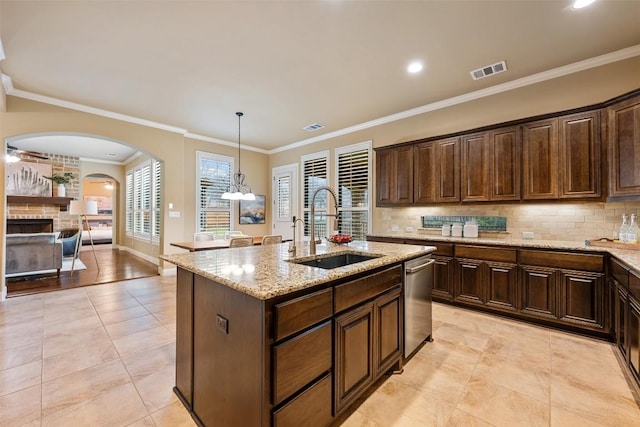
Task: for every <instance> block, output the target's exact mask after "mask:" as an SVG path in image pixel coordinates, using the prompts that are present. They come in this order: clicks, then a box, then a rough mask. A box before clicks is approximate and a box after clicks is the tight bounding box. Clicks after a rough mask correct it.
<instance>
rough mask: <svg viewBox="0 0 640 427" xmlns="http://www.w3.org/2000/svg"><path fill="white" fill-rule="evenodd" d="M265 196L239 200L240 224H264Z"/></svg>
mask: <svg viewBox="0 0 640 427" xmlns="http://www.w3.org/2000/svg"><path fill="white" fill-rule="evenodd" d="M265 203H266V196H256V199H255V200H240V224H264V222H265Z"/></svg>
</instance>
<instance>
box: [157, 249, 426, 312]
mask: <svg viewBox="0 0 640 427" xmlns="http://www.w3.org/2000/svg"><path fill="white" fill-rule="evenodd" d="M288 248H289V244H288V243H281V244H277V245H267V246H254V247H244V248H233V249H217V250H210V251H199V252H189V253H182V254H171V255H160V258H161V259H163V260H165V261H168V262H170V263H172V264H175V265H177V266H179V267H182V268H184V269H186V270H189V271H191V272H193V273H196V274H198V275H200V276H203V277H205V278H207V279H211V280H214V281H216V282H218V283H222V284H224V285H226V286H229V287H231V288H234V289H237V290H238V291H240V292H243V293H245V294H248V295H251V296H253V297H255V298H258V299H261V300H268V299H271V298H274V297H278V296H282V295H286V294H288V293H291V292H295V291H298V290H301V289H305V288H309V287H312V286H316V285H319V284H322V283H327V282H331V281H334V280H337V279H342V278H344V277H348V276H351V275H354V274H357V273H361V272H363V271H367V270H372V269H375V268H378V267H383V266H385V265H391V264H395V263H398V262H403V261H406V260H408V259H412V258H416V257H418V256H420V255H426V254H429V253H431V252H433V251H434V250H435V249H436V248H435V247H433V246H419V245H399V244H394V243H379V242H366V241H354V242H351V243H349V244H348V245H334V244H326V243H325V244H321V245H318V246H317V251H316V253H317V255H318V256H322V255H330V254H336V253H340V252H345V251H351V252H356V253H362V254H372V255H380V257H379V258H375V259H372V260H369V261H364V262H359V263H356V264H352V265H348V266H344V267H339V268H334V269H331V270H325V269H322V268H317V267H309V266H305V265H300V264H295V263H292V262H288V261H287V260H289V259H292V256H291V254H289V253H288ZM297 249H298V250H297V254H296V256H295V258H293V259H296V260H299V261H303V260H306V259H310V258H311V257H310V255H309V246H308V244H307V245H305V244H303V243H302V242H297Z"/></svg>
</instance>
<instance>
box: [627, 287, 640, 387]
mask: <svg viewBox="0 0 640 427" xmlns="http://www.w3.org/2000/svg"><path fill="white" fill-rule="evenodd" d="M628 320H629V366H630V367H631V371H632V372H633V373H634V375H635V376H636V378H640V301H638V300H636V299H635V298H634V297H633V296H630V298H629V318H628Z"/></svg>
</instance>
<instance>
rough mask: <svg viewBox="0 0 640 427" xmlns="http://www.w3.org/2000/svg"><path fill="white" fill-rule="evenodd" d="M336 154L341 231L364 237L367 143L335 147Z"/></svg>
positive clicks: (368, 175)
mask: <svg viewBox="0 0 640 427" xmlns="http://www.w3.org/2000/svg"><path fill="white" fill-rule="evenodd" d="M336 156H337V161H336V165H337V166H336V175H337V179H338V188H337V190H338V194H337V195H338V206H339V208H338V211H339V212H340V221H339V227H340V231H341V232H342V233H345V234H350V235H352V236H353V238H354V239H356V240H365V238H366V235H367V233H368V230H369V218H370V209H369V208H370V206H369V204H370V202H369V195H370V188H369V185H370V184H369V183H370V181H371V179H370V178H371V149H370V144H367V143H365V144H355V145H353V146H348V147H342V148H340V149H338V150H336Z"/></svg>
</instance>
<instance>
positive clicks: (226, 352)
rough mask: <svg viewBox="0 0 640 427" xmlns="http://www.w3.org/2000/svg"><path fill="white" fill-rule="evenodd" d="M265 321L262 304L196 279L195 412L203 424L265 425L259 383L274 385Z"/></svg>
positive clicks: (233, 291) (262, 399) (194, 301)
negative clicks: (266, 349)
mask: <svg viewBox="0 0 640 427" xmlns="http://www.w3.org/2000/svg"><path fill="white" fill-rule="evenodd" d="M263 316H264V315H263V303H262V301H260V300H257V299H255V298H253V297H251V296H249V295H246V294H243V293H241V292H237V291H236V290H234V289H232V288H229V287H227V286H225V285H222V284H220V283H216V282H214V281H212V280H209V279H206V278H203V277H202V276H199V275H196V276H195V277H194V289H193V352H194V357H193V412H194V414H195V415H196V416H197V417H198V419H199V420H200V422H201V423H202V424H203V425H206V426H216V425H246V426H260V425H263V423H264V419H263V416H264V415H265V414H264V412H263V411H264V405H265V404H266V402H265V401H264V396H265V393H264V389H263V387H262V384H263V381H262V380H261V381H256V378H264V381H265V382H266V383H269V382H270V381H271V379H270V375H269V371H268V370H265V369H264V366H265V365H264V360H265V357H266V355H265V352H264V347H263V345H264V340H265V331H264V318H263ZM225 320H226V325H224V324H223V323H225ZM222 402H224V404H222ZM269 418H270V416H269ZM269 418H267V419H269Z"/></svg>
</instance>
